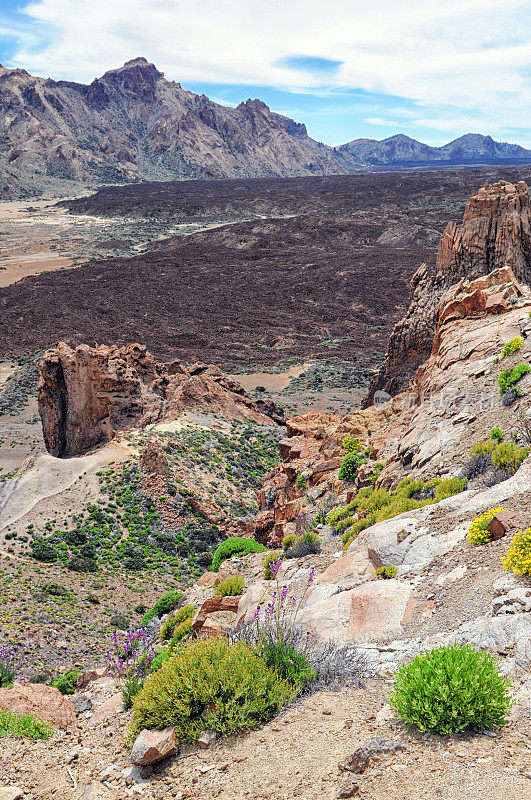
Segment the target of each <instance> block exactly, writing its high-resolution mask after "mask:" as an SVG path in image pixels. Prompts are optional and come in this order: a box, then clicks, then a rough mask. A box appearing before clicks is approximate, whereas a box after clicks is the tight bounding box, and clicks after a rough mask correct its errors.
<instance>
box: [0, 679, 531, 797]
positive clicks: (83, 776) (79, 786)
mask: <svg viewBox="0 0 531 800" xmlns="http://www.w3.org/2000/svg"><path fill="white" fill-rule="evenodd" d="M97 684H99V685H97V686H94V687H93V688H92V689H89V694H90V697H91V698H92V702H93V709H92V710H91V711H90V712H88V713H85V714H83V715H82V716H81V717H80V718H79V721H78V725H77V727H76V728H75V729H73V730H71V731H70V732H69V733H67V734H59V735H57V736H56V737H54V739H52V740H51V741H50V742H48V743H43V742H35V743H28V742H20V743H17V742H15V741H7V743H6V746H5V747H4V748H2V752H1V753H0V777H2V778H3V779H4V780H6V779H7V780H10V781H11V780H12V781H13V782H14V783H16V784H17V785H18V786H20V787H21V788H23V789H24V790H25V792H26V794H25V795H24V796H25V797H26V798H27V800H51V798H54V800H74V798H75V800H78V798H79V797H81V796H82V795H83V791H84V790H85V788H86V787H88V786H91V790H92V793H90V794H88V795H87V797H91V798H92V797H94V798H98V799H99V798H106V799H107V800H118V799H119V798H120V800H121V799H125V798H126V797H135V796H140V797H143V798H144V799H145V800H167V798H183V799H184V798H196V799H197V800H211V798H221V800H244V799H245V800H247V798H253V800H293V799H294V798H300V800H333V799H335V798H337V797H338V793H339V791H340V789H341V788H342V787H344V786H345V784H347V783H352V782H355V783H357V784H358V785H359V794H356V795H355V796H356V797H361V798H365V800H389V798H396V800H419V799H422V800H454V798H456V797H458V796H462V797H465V798H466V800H485V798H488V800H524V798H525V797H528V796H529V790H530V786H531V783H530V775H531V773H530V772H529V755H530V750H529V745H530V738H529V737H530V735H531V725H530V721H529V719H526V718H525V717H523V718H520V719H518V715H515V718H514V721H513V722H512V724H511V725H509V727H508V728H506V729H505V730H503V731H501V732H500V733H494V736H493V737H491V736H490V735H481V734H478V735H475V736H473V735H463V736H457V737H453V738H450V739H449V738H444V737H438V736H431V737H424V736H421V735H419V734H416V733H413V732H408V731H407V730H406V729H405V728H404V726H403V725H402V724H401V723H400V722H397V721H392V720H391V721H388V722H384V723H383V724H380V725H377V723H376V713H377V712H378V711H379V710H380V709H381V708H382V707H383V705H384V703H385V701H386V697H387V692H388V686H387V685H385V684H382V683H374V682H369V683H368V684H367V686H366V687H365V688H362V689H354V690H352V689H349V690H343V691H341V692H337V693H336V692H334V693H331V692H319V693H317V694H314V695H311V696H310V697H308V698H306V699H305V700H304V701H302V702H301V703H299V704H298V705H295V706H293V707H291V708H289V709H287V710H286V711H285V712H284V713H283V714H281V715H280V716H279V717H277V718H276V719H274V720H273V721H272V722H270V723H269V724H268V725H265V726H264V727H263V728H261V729H259V730H257V731H253V732H251V733H249V734H247V735H244V736H239V737H233V738H232V739H225V740H223V741H221V742H219V743H216V744H215V745H214V746H213V747H211V748H209V749H208V750H206V751H205V750H200V749H197V748H191V749H189V750H188V751H184V752H183V753H182V754H181V755H180V756H178V757H177V758H175V759H170V760H169V761H167V762H163V763H162V764H160V765H159V766H158V768H157V770H156V772H155V774H154V775H153V776H152V777H151V779H149V780H145V781H144V782H143V783H142V784H141V785H134V786H132V787H131V788H127V785H126V782H127V777H126V776H127V770H128V768H129V769H130V763H129V760H128V757H129V749H128V748H127V746H125V745H124V741H123V736H124V731H125V730H126V725H127V722H128V719H129V714H124V713H123V712H120V711H118V713H117V711H116V709H117V707H118V708H119V698H118V697H116V695H114V694H113V692H114V689H113V685H112V681H110V680H109V679H103V680H101V681H98V682H97ZM113 698H114V700H113ZM105 702H106V703H107V706H106V709H105V707H104V706H103V704H104V703H105ZM113 702H114V708H113ZM376 736H382V737H385V738H386V739H391V740H393V741H396V742H398V743H399V744H400V745H401V749H399V750H397V751H396V752H395V753H393V754H390V755H384V756H383V757H382V758H381V759H380V760H375V761H373V762H372V763H371V764H370V765H369V767H368V768H367V769H366V771H365V772H364V773H363V774H361V775H357V774H353V773H350V772H343V771H341V770H340V768H339V764H340V762H342V761H343V760H345V759H348V757H349V756H350V755H351V754H352V753H353V751H354V750H355V749H356V748H357V747H359V746H362V745H365V744H367V743H368V742H369V741H370V740H371V739H372V738H374V737H376ZM74 752H75V753H76V756H75V757H74V759H73V760H72V753H74ZM295 753H296V754H297V761H295V760H294V754H295ZM68 761H70V772H71V774H72V777H73V779H74V781H75V783H76V791H73V781H72V777H71V776H70V775H69V774H68V771H67V769H66V767H67V764H68ZM124 773H125V774H124ZM129 780H130V779H129ZM83 796H84V795H83ZM344 796H348V795H344Z"/></svg>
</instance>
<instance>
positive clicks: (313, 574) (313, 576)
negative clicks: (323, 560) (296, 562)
mask: <svg viewBox="0 0 531 800" xmlns="http://www.w3.org/2000/svg"><path fill="white" fill-rule="evenodd" d="M314 578H315V567H312V568H311V570H310V574H309V575H308V583H311V582H312V581H313V579H314Z"/></svg>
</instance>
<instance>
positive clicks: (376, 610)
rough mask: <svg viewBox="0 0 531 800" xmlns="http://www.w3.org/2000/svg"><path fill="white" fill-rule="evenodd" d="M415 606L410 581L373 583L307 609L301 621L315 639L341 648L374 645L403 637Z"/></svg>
mask: <svg viewBox="0 0 531 800" xmlns="http://www.w3.org/2000/svg"><path fill="white" fill-rule="evenodd" d="M414 606H415V597H414V593H413V590H412V587H411V585H410V584H409V583H407V582H406V581H398V580H395V579H390V580H387V581H369V582H367V583H364V584H362V585H361V586H357V587H356V588H354V589H351V590H350V591H339V593H335V594H334V595H332V596H331V597H329V598H327V599H324V600H320V601H319V602H316V603H313V604H306V605H304V606H303V607H302V609H301V611H300V614H299V621H300V623H301V625H302V626H303V627H304V628H305V629H307V630H309V631H311V632H312V633H313V634H314V635H315V636H318V637H321V638H324V639H331V638H333V639H334V641H336V642H337V644H338V646H341V645H343V644H355V643H358V642H359V643H362V642H369V641H371V642H372V641H378V640H385V639H392V638H396V637H399V636H400V634H401V633H402V624H403V623H405V622H407V621H408V620H409V619H410V617H411V614H412V612H413V608H414Z"/></svg>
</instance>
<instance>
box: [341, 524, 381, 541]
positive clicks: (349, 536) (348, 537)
mask: <svg viewBox="0 0 531 800" xmlns="http://www.w3.org/2000/svg"><path fill="white" fill-rule="evenodd" d="M372 524H373V523H372V522H371V517H363V519H360V520H358V522H355V523H354V524H353V525H351V526H350V527H349V528H347V529H346V531H345V532H344V533H343V536H342V537H341V541H342V542H343V544H345V543H346V542H347V541H348V542H349V544H350V542H351V541H352V540H353V539H355V538H356V536H358V534H360V533H361V531H364V530H365V529H366V528H370V527H371V525H372Z"/></svg>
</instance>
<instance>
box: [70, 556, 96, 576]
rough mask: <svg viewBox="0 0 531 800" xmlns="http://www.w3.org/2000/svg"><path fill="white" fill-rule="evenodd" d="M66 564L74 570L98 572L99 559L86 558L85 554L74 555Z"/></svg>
mask: <svg viewBox="0 0 531 800" xmlns="http://www.w3.org/2000/svg"><path fill="white" fill-rule="evenodd" d="M66 566H67V567H68V569H71V570H72V571H73V572H86V573H92V572H98V563H97V561H96V560H95V559H93V558H85V556H72V558H71V559H70V560H69V561H68V563H67V565H66Z"/></svg>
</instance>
